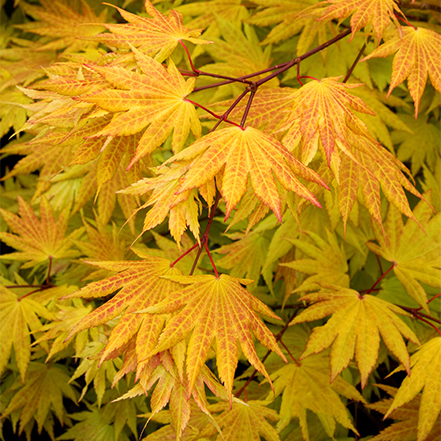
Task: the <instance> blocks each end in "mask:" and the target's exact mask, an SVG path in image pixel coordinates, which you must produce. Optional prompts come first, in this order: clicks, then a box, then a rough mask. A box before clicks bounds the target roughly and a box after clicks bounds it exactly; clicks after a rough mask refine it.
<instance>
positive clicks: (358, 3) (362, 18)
mask: <svg viewBox="0 0 441 441" xmlns="http://www.w3.org/2000/svg"><path fill="white" fill-rule="evenodd" d="M329 3H330V5H329V6H328V7H327V8H326V10H325V11H324V12H325V13H324V15H322V16H321V17H320V18H318V21H329V20H333V19H335V18H339V19H342V20H343V19H345V18H347V17H349V16H351V15H352V17H351V30H352V37H351V38H354V36H355V34H356V33H357V32H358V31H359V30H360V29H361V28H366V27H367V26H368V25H370V24H372V27H373V28H374V31H375V34H376V36H377V38H378V41H380V40H381V37H382V35H383V33H384V31H385V30H386V28H387V27H388V26H389V25H390V23H391V22H393V23H394V24H395V26H396V27H397V28H399V29H400V32H401V28H400V25H399V23H398V20H397V18H396V16H395V14H400V15H401V16H404V14H403V13H402V12H401V10H400V8H399V7H398V6H397V4H396V2H395V1H394V0H326V1H324V2H321V3H318V4H317V5H316V6H315V7H314V6H313V7H312V8H311V9H312V10H314V9H316V8H319V9H320V10H323V9H324V7H325V5H326V4H329Z"/></svg>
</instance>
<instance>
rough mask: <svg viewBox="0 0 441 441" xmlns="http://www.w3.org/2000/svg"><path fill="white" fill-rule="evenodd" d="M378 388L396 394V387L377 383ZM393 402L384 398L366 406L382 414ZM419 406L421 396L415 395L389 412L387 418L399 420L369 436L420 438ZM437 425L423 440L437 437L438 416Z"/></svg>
mask: <svg viewBox="0 0 441 441" xmlns="http://www.w3.org/2000/svg"><path fill="white" fill-rule="evenodd" d="M377 386H378V387H379V388H380V389H382V390H384V391H386V392H387V393H388V394H389V395H392V396H393V397H395V396H396V394H397V391H398V389H397V388H395V387H390V386H384V385H381V384H378V385H377ZM392 402H393V398H386V399H384V400H382V401H378V402H376V403H372V404H367V405H366V407H368V408H369V409H373V410H375V411H377V412H380V413H382V414H386V413H387V411H388V409H389V408H390V406H391V404H392ZM420 406H421V396H420V395H417V396H416V397H415V398H414V399H413V400H411V401H409V402H408V403H406V404H403V405H402V406H400V407H398V408H397V409H395V410H394V411H393V412H392V413H390V414H389V418H393V419H394V420H400V422H395V423H393V424H391V425H390V426H389V427H386V429H384V430H382V431H381V432H380V434H379V435H377V436H375V437H373V438H371V439H372V440H375V441H414V440H420V439H421V438H419V437H418V413H419V409H420ZM436 423H437V425H434V427H433V429H432V431H431V432H430V433H429V435H428V436H427V437H426V438H424V439H425V441H435V440H437V439H439V430H438V428H439V425H440V423H441V420H440V417H438V420H437V422H436Z"/></svg>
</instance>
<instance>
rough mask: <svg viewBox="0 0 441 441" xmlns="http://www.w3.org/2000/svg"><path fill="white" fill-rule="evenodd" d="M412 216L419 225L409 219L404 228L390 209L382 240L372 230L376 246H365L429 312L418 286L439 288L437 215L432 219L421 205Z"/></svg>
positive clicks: (440, 243) (439, 216)
mask: <svg viewBox="0 0 441 441" xmlns="http://www.w3.org/2000/svg"><path fill="white" fill-rule="evenodd" d="M425 196H426V197H429V196H430V195H429V194H425ZM413 214H414V217H415V218H416V219H417V220H418V222H419V224H418V223H416V222H414V221H413V220H412V219H409V220H408V221H407V222H406V224H404V223H403V219H402V216H401V214H400V213H399V212H398V210H397V209H396V208H395V207H394V206H393V205H390V206H389V211H388V214H387V218H386V223H385V229H384V237H383V231H380V229H379V228H375V229H374V231H375V236H376V239H377V242H378V245H377V244H374V243H371V242H369V243H368V244H367V246H368V247H369V249H370V250H371V251H372V252H374V253H375V254H378V255H380V256H382V257H383V258H384V259H386V260H388V261H389V262H391V263H392V265H393V271H394V272H395V275H396V276H397V277H398V279H399V280H400V282H401V284H402V285H403V286H404V288H405V289H406V291H407V293H408V294H409V295H410V296H411V297H412V298H413V299H415V300H416V301H417V302H418V303H419V304H420V305H421V306H422V307H423V308H424V309H425V310H426V311H427V312H429V308H428V306H427V294H426V292H425V290H424V288H423V287H422V286H421V283H424V284H426V285H429V286H433V287H436V288H441V270H440V255H441V254H440V253H441V237H440V234H439V231H440V229H441V214H440V213H438V214H437V215H433V212H432V210H431V208H430V206H429V204H428V203H427V202H425V201H421V202H420V203H419V204H418V205H417V206H416V207H415V209H414V211H413Z"/></svg>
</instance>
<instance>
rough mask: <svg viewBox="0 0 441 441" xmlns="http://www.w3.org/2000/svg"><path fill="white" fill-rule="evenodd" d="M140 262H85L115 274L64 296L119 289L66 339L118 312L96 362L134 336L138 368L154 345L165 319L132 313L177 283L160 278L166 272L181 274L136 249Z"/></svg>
mask: <svg viewBox="0 0 441 441" xmlns="http://www.w3.org/2000/svg"><path fill="white" fill-rule="evenodd" d="M137 254H138V255H139V257H142V258H143V260H141V261H120V262H112V261H108V262H88V263H89V264H91V265H95V266H97V267H98V268H102V269H105V270H108V271H118V274H116V275H114V276H111V277H108V278H106V279H104V280H100V281H96V282H92V283H89V284H88V285H87V286H85V287H84V288H82V289H81V290H79V291H76V292H74V293H72V294H70V295H68V296H66V297H65V298H74V297H82V298H97V297H104V296H107V295H108V294H112V293H114V292H115V291H116V290H118V289H120V290H119V291H118V293H117V294H116V295H115V296H114V297H113V298H112V299H111V300H109V301H107V302H106V303H104V304H103V305H101V306H100V307H98V308H96V309H95V310H94V311H92V312H91V313H90V314H88V315H87V316H85V317H84V318H83V319H82V320H80V321H79V322H78V323H77V324H76V325H75V326H74V327H73V329H71V331H70V333H69V335H68V337H67V339H66V340H68V339H70V338H71V337H72V336H74V335H75V334H77V333H78V332H81V331H83V330H85V329H89V328H91V327H94V326H98V325H101V324H104V323H107V322H108V321H109V320H112V319H113V318H115V317H117V316H118V315H120V314H121V313H123V314H122V316H121V318H120V319H119V321H118V323H117V325H116V326H115V327H114V328H113V329H112V332H111V334H110V337H109V339H108V341H107V344H106V347H105V349H104V351H103V352H102V354H100V355H101V357H100V364H101V363H103V362H104V361H106V360H109V359H111V358H114V357H115V354H117V355H119V354H118V350H119V349H120V348H124V347H125V345H127V344H128V342H129V341H130V340H131V339H133V338H135V339H136V356H137V359H138V361H139V363H138V371H137V373H138V374H139V373H140V371H141V370H142V369H143V367H144V365H145V363H146V362H147V361H148V358H149V356H148V355H149V353H150V352H151V351H153V349H154V348H155V347H156V343H157V340H158V337H159V334H160V332H161V330H162V327H163V324H164V322H165V316H164V315H159V314H158V315H150V314H133V312H135V311H139V310H141V309H145V308H147V307H149V306H152V305H155V304H157V303H159V302H160V301H161V300H162V299H163V298H164V297H165V296H167V295H168V294H169V293H170V292H171V291H173V290H174V289H177V288H179V285H178V284H177V283H175V282H173V281H170V280H166V279H162V278H160V276H162V275H166V274H181V272H180V271H179V270H178V269H177V268H172V267H171V266H170V261H169V260H166V259H162V258H160V257H153V256H149V255H147V254H144V253H142V252H141V251H137ZM146 293H148V295H146Z"/></svg>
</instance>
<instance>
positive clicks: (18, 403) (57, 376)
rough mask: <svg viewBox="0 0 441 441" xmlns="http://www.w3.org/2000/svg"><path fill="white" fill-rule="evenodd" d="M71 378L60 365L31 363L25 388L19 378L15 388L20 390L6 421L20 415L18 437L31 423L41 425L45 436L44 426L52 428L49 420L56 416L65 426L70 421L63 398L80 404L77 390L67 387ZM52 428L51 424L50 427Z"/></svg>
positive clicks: (3, 415)
mask: <svg viewBox="0 0 441 441" xmlns="http://www.w3.org/2000/svg"><path fill="white" fill-rule="evenodd" d="M68 381H69V376H68V375H67V373H66V368H65V367H64V366H62V365H60V364H55V363H54V364H43V363H36V362H31V363H30V365H29V369H28V370H27V373H26V383H25V385H24V386H23V385H22V384H21V381H20V379H19V378H17V380H16V381H15V383H14V384H13V385H12V389H14V390H16V391H17V392H16V394H15V395H14V398H12V400H11V401H10V403H9V404H8V407H7V408H6V409H5V411H4V413H3V414H2V417H6V416H8V415H11V414H12V413H14V412H19V413H20V427H19V431H18V434H19V435H21V433H22V432H23V430H24V428H25V426H27V424H28V423H30V424H31V426H32V425H33V424H34V419H35V420H36V421H37V425H38V433H39V434H41V431H42V429H43V426H45V428H46V425H47V424H48V422H47V419H48V418H50V414H51V413H52V412H53V413H54V414H55V416H56V417H57V419H58V421H59V422H60V423H61V424H64V423H65V421H66V415H65V410H64V405H63V396H64V397H66V398H69V399H70V400H72V401H73V402H74V403H76V402H77V394H76V391H75V389H74V388H73V387H72V386H71V385H69V384H67V383H68ZM49 426H51V424H50V423H49Z"/></svg>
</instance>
